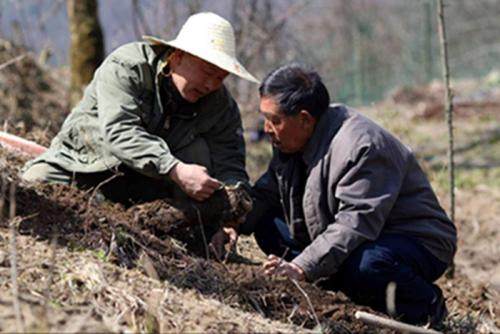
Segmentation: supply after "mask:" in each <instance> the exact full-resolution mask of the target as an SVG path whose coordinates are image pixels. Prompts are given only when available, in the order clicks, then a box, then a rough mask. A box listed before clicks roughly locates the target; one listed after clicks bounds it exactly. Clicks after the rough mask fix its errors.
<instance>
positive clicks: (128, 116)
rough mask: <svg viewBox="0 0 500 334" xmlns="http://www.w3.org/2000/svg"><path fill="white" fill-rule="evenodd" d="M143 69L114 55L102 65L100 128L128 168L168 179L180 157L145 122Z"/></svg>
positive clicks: (108, 145) (99, 92) (110, 145)
mask: <svg viewBox="0 0 500 334" xmlns="http://www.w3.org/2000/svg"><path fill="white" fill-rule="evenodd" d="M140 71H141V68H140V67H139V66H128V64H123V63H120V62H119V61H118V60H115V59H113V58H111V59H108V61H107V62H106V63H105V64H103V66H101V69H100V70H99V73H98V75H99V77H98V78H97V86H96V94H97V108H98V118H99V126H100V131H101V133H102V136H103V138H104V145H105V147H106V148H107V150H109V151H110V152H111V153H112V154H113V155H114V156H116V157H117V158H118V159H119V160H120V161H122V162H123V163H124V164H126V165H127V166H128V167H130V168H132V169H134V170H136V171H138V172H139V173H142V174H144V175H147V176H150V177H154V178H164V177H165V176H166V175H167V174H168V172H169V171H170V169H171V168H172V167H173V166H174V165H175V164H176V163H177V162H178V160H177V159H176V158H175V157H174V156H173V155H172V154H171V152H170V149H169V147H168V145H167V143H166V142H165V141H164V140H163V139H162V138H160V137H158V136H156V135H153V134H151V133H149V132H147V131H146V129H145V127H144V125H143V122H142V120H141V114H142V110H141V104H142V102H141V99H140V98H139V95H140V94H141V92H142V88H141V82H140V79H139V78H140V77H141V73H140Z"/></svg>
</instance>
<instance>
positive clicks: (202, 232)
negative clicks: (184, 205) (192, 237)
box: [191, 204, 210, 260]
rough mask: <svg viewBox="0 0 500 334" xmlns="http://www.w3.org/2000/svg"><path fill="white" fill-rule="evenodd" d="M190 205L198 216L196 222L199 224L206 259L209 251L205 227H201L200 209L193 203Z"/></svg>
mask: <svg viewBox="0 0 500 334" xmlns="http://www.w3.org/2000/svg"><path fill="white" fill-rule="evenodd" d="M191 206H192V207H193V208H194V211H195V212H196V216H197V217H198V223H199V224H200V231H201V237H202V239H203V246H205V256H206V258H207V260H208V258H209V256H210V252H209V250H208V242H207V236H206V235H205V229H204V228H203V221H202V220H201V213H200V210H198V208H197V207H196V206H194V205H193V204H191Z"/></svg>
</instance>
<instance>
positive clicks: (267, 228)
mask: <svg viewBox="0 0 500 334" xmlns="http://www.w3.org/2000/svg"><path fill="white" fill-rule="evenodd" d="M255 238H256V240H257V243H258V245H259V246H260V247H261V249H262V250H263V251H264V252H265V253H266V254H275V255H277V256H282V255H283V254H284V253H285V252H286V256H285V259H286V260H287V261H290V260H292V259H293V258H294V257H295V256H297V255H298V254H300V252H301V249H300V248H297V244H296V243H295V241H294V240H293V239H292V238H291V237H290V234H289V232H288V229H287V226H286V224H285V223H284V222H283V221H282V220H280V219H270V220H267V222H264V221H261V223H260V224H258V225H257V227H256V231H255ZM287 248H288V251H287ZM446 267H447V266H446V264H445V263H444V262H441V261H440V260H438V259H437V258H436V257H435V256H434V255H432V254H431V253H430V252H429V251H428V250H427V249H426V248H425V247H424V246H422V245H421V244H420V243H419V242H418V241H417V240H415V239H413V238H411V237H408V236H405V235H400V234H382V235H381V236H380V237H379V238H378V239H377V240H375V241H369V242H365V243H364V244H362V245H360V246H359V247H358V248H356V249H355V250H354V251H353V252H352V253H351V254H350V255H349V256H348V257H347V259H346V260H345V261H344V262H343V264H342V265H341V266H340V268H339V270H338V272H337V273H336V274H335V275H333V277H330V278H328V279H326V280H324V281H322V282H321V283H320V286H322V287H323V288H326V289H331V290H335V291H338V290H340V291H342V292H344V293H345V294H346V295H347V296H349V298H351V299H352V300H353V301H354V302H356V303H358V304H361V305H367V306H370V307H372V308H373V309H375V310H377V311H380V312H384V313H386V312H387V306H386V289H387V285H388V284H389V283H390V282H395V283H396V300H395V302H396V317H397V318H399V319H401V320H402V321H405V322H408V323H414V324H420V323H425V322H426V321H427V320H428V318H429V317H430V316H432V315H433V313H434V309H433V308H434V307H435V306H434V305H435V303H436V301H437V300H438V299H439V298H440V297H441V296H442V292H441V290H440V288H439V287H438V286H437V285H435V284H433V283H432V282H434V281H435V280H436V279H437V278H439V277H440V276H441V275H442V274H443V273H444V271H445V270H446Z"/></svg>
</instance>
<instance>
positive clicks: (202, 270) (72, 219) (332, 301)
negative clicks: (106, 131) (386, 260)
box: [0, 151, 499, 333]
mask: <svg viewBox="0 0 500 334" xmlns="http://www.w3.org/2000/svg"><path fill="white" fill-rule="evenodd" d="M0 157H2V158H3V163H2V165H3V173H4V176H3V180H4V181H5V180H8V181H5V182H4V183H3V184H7V183H8V184H12V182H14V183H15V184H16V185H18V188H17V191H16V194H15V203H16V207H17V218H16V219H17V223H18V230H19V232H20V233H21V234H24V235H31V236H33V237H35V238H37V239H40V238H41V239H44V240H51V239H53V238H57V241H58V244H59V245H60V246H62V247H63V248H65V249H68V250H72V251H78V250H82V249H91V250H93V251H94V252H96V254H99V257H100V258H102V259H103V260H104V261H106V262H107V263H110V264H115V265H118V266H121V267H126V268H140V269H141V270H142V271H143V272H144V273H145V274H147V275H148V276H151V277H154V278H158V279H160V280H166V281H168V282H169V283H170V284H172V285H174V286H177V287H179V288H183V289H184V288H187V289H193V290H194V291H197V293H200V294H202V295H204V296H208V297H210V298H215V299H216V300H219V301H220V302H222V303H223V304H225V305H231V306H233V307H236V308H238V309H241V310H243V311H247V312H253V313H258V314H260V315H262V316H264V317H266V318H270V319H274V320H278V321H281V322H285V323H286V322H292V323H293V324H296V325H298V326H302V328H309V329H312V328H314V327H316V326H317V322H320V323H322V324H323V326H324V327H325V328H329V329H330V330H331V331H332V332H335V333H352V332H355V333H361V332H380V329H377V330H374V329H373V328H371V327H368V326H367V325H364V324H363V323H361V322H360V321H358V320H356V319H355V318H354V313H355V311H357V310H363V309H364V310H369V309H368V308H363V307H359V306H356V305H354V304H353V303H352V302H350V301H349V300H348V299H347V298H346V297H345V296H344V295H343V294H341V293H333V292H326V291H324V290H322V289H320V288H318V287H316V286H314V285H310V284H306V283H302V282H301V283H300V285H298V286H297V285H296V283H294V282H292V281H290V280H286V279H280V278H268V277H264V276H263V275H262V272H261V270H260V267H258V266H255V265H252V264H251V263H249V262H251V261H248V260H246V259H244V258H243V259H241V258H239V257H236V258H234V257H233V258H231V260H230V261H229V262H227V263H223V262H218V261H216V260H215V259H208V258H206V256H207V246H206V244H204V242H203V241H202V240H204V239H205V240H207V239H208V238H207V236H205V237H203V235H201V234H202V232H201V231H204V230H202V229H201V228H199V227H200V224H199V222H200V221H198V217H199V215H198V213H195V214H193V213H192V212H189V211H186V210H187V209H186V208H180V207H175V206H174V205H173V204H172V203H168V202H162V201H155V202H152V203H146V204H141V205H136V206H132V207H130V208H124V207H123V206H121V205H118V204H112V203H109V202H106V201H104V200H102V199H100V198H99V196H98V195H97V192H91V191H87V192H84V191H80V190H77V189H75V188H72V187H68V186H62V185H37V186H35V187H31V186H26V185H23V184H20V183H18V180H17V176H16V175H17V170H18V168H19V166H20V164H21V163H22V162H23V161H22V158H19V157H17V156H15V155H12V154H9V153H6V152H4V151H0ZM4 189H5V187H4ZM9 202H12V199H9V196H6V203H5V204H9ZM8 207H9V205H4V211H7V208H8ZM218 208H221V206H219V207H218ZM204 210H205V208H203V207H198V208H197V209H196V211H198V212H200V215H201V216H204V214H203V212H204ZM219 211H220V210H217V212H219ZM222 211H224V210H222ZM226 211H227V212H229V217H230V216H231V213H230V212H231V211H230V210H229V211H228V210H226ZM6 213H7V212H4V216H5V214H6ZM212 214H213V216H212V217H213V219H222V220H223V219H224V218H221V216H220V215H219V216H216V214H215V213H212ZM146 217H149V219H146ZM188 217H196V218H188ZM193 219H194V222H193ZM230 219H231V218H230ZM197 223H198V224H197ZM201 223H202V224H201V225H204V226H206V225H207V224H210V223H213V222H209V221H208V220H201ZM6 224H7V220H5V219H4V220H3V222H2V223H1V224H0V225H2V226H3V227H4V229H5V228H6V227H7V225H6ZM131 284H134V283H131ZM441 285H442V286H444V289H445V295H446V296H447V298H448V300H449V301H450V302H449V306H450V311H451V314H452V316H451V317H450V321H449V323H448V324H447V328H448V330H449V332H468V331H471V330H479V329H481V328H482V327H480V326H483V327H484V326H485V325H484V323H485V321H489V322H491V323H493V322H492V321H493V320H484V319H495V318H498V316H497V314H496V313H495V312H497V311H496V308H495V307H496V306H495V305H494V304H492V300H494V299H493V297H494V296H492V295H491V293H492V292H490V291H489V290H488V289H487V288H486V287H484V286H479V287H474V286H472V285H471V284H470V282H469V281H468V280H467V279H465V278H464V277H463V276H461V275H457V277H456V278H455V279H453V280H446V279H443V280H442V282H441ZM308 300H309V301H310V303H311V305H310V304H309V302H308ZM498 325H499V324H498V323H497V324H496V326H498ZM492 326H494V323H493V325H492ZM492 328H494V327H492Z"/></svg>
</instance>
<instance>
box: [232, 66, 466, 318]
mask: <svg viewBox="0 0 500 334" xmlns="http://www.w3.org/2000/svg"><path fill="white" fill-rule="evenodd" d="M260 98H261V100H260V112H261V113H262V115H263V116H264V117H265V132H266V133H267V134H268V135H269V136H270V137H271V140H272V143H273V146H274V148H275V150H274V155H273V158H272V161H271V163H270V165H269V168H268V170H267V172H266V173H265V174H264V175H263V176H262V177H261V178H260V179H259V180H258V181H257V182H256V184H255V186H254V187H253V197H254V207H253V210H252V211H251V213H250V214H249V215H248V217H247V219H246V222H245V223H244V224H243V225H241V226H240V228H239V231H229V230H227V229H226V230H225V231H226V234H229V235H230V236H231V237H232V238H231V240H232V241H233V242H234V239H235V235H236V236H237V233H243V234H251V233H254V235H255V238H256V240H257V243H258V245H259V246H260V247H261V249H262V250H263V251H264V252H265V253H266V254H268V255H269V256H268V259H267V262H266V263H265V264H264V269H265V272H266V273H267V274H279V275H284V276H288V277H290V278H294V279H297V280H308V281H311V282H314V281H321V283H319V284H320V285H321V286H323V287H325V288H328V289H333V290H341V291H343V292H344V293H345V294H347V295H348V296H349V297H350V298H351V299H352V300H353V301H355V302H357V303H359V304H364V305H368V306H371V307H372V308H374V309H376V310H379V311H382V312H387V310H386V305H385V304H386V302H385V294H386V288H387V285H388V284H389V283H390V282H395V283H396V300H395V301H396V316H397V318H399V319H401V320H402V321H406V322H409V323H413V324H424V323H427V322H428V321H431V324H433V325H436V324H438V323H440V322H441V321H442V319H443V318H444V316H445V315H446V313H447V312H446V306H445V302H444V298H443V295H442V292H441V289H440V288H439V287H438V286H437V285H435V284H433V282H434V281H435V280H436V279H437V278H439V277H440V276H441V275H442V274H443V273H444V271H445V269H446V268H447V266H448V264H450V263H451V261H452V259H453V256H454V253H455V250H456V242H457V237H456V229H455V226H454V225H453V223H452V222H451V221H450V219H449V218H448V217H447V216H446V213H445V212H444V211H443V209H442V208H441V207H440V205H439V203H438V200H437V198H436V196H435V194H434V192H433V190H432V188H431V185H430V184H429V181H428V180H427V178H426V176H425V175H424V173H423V171H422V169H421V168H420V167H419V165H418V163H417V161H416V159H415V156H414V155H413V154H412V152H411V151H410V150H409V149H408V148H407V147H406V146H405V145H403V144H402V143H401V142H399V140H398V139H396V138H395V137H394V136H393V135H391V134H390V133H389V132H387V131H386V130H384V129H383V128H381V127H380V126H378V125H377V124H375V123H374V122H373V121H371V120H369V119H368V118H366V117H364V116H363V115H361V114H360V113H358V112H356V111H355V110H353V109H350V108H349V107H347V106H344V105H329V103H330V98H329V94H328V91H327V89H326V87H325V86H324V84H323V82H322V81H321V78H320V77H319V76H318V74H317V73H316V72H313V71H310V70H308V69H305V68H304V67H301V66H300V65H287V66H283V67H281V68H278V69H276V70H274V71H273V72H271V73H270V74H269V75H268V76H267V77H266V78H265V80H264V82H263V83H262V85H261V86H260ZM282 257H283V258H284V260H281V258H282Z"/></svg>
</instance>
